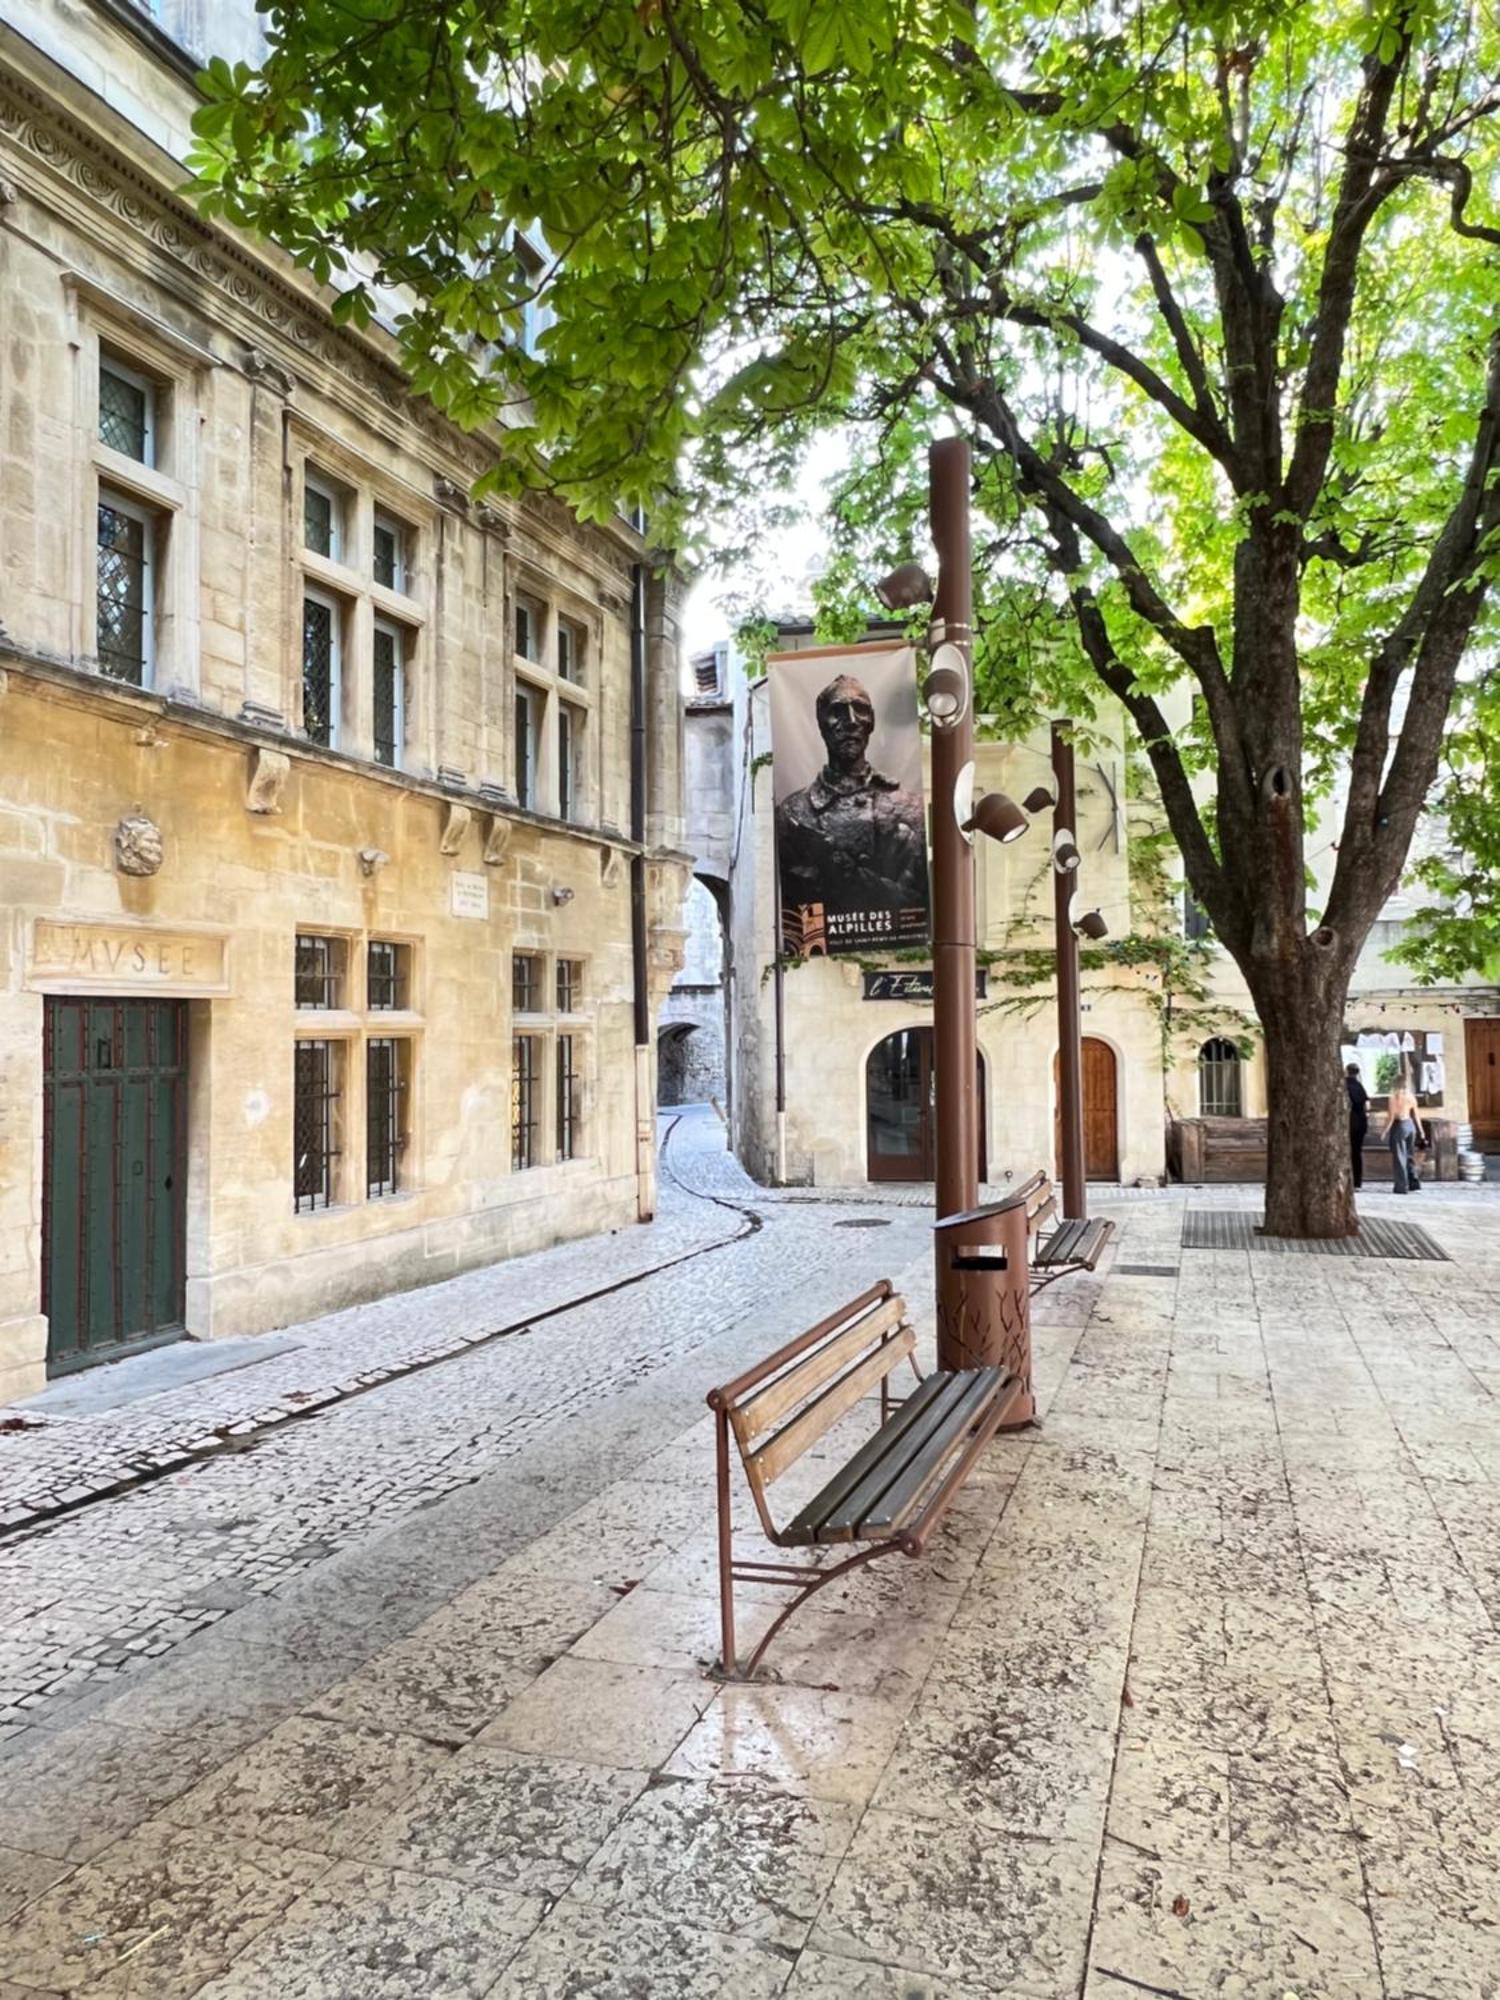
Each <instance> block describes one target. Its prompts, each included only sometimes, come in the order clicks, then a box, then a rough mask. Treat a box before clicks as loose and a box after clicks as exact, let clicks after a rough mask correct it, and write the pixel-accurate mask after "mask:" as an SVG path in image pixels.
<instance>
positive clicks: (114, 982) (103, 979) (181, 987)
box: [26, 917, 229, 999]
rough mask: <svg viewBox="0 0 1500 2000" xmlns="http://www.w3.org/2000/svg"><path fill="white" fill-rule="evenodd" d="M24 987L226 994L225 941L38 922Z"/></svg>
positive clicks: (172, 995) (136, 928)
mask: <svg viewBox="0 0 1500 2000" xmlns="http://www.w3.org/2000/svg"><path fill="white" fill-rule="evenodd" d="M26 983H27V985H28V986H29V987H30V988H32V990H33V991H42V992H53V993H100V994H108V993H159V994H161V995H162V996H163V997H164V998H169V999H194V998H197V997H199V996H202V995H213V994H215V993H227V992H228V991H229V953H228V940H227V939H226V938H225V937H223V936H215V935H214V934H213V933H211V932H205V931H175V930H159V929H157V928H155V927H154V926H148V925H144V924H68V923H58V922H54V921H53V920H52V919H51V918H49V917H39V918H38V919H37V922H36V926H35V928H34V929H33V931H32V935H31V960H30V964H29V966H28V968H27V980H26Z"/></svg>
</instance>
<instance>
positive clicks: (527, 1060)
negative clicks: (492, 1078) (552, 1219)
mask: <svg viewBox="0 0 1500 2000" xmlns="http://www.w3.org/2000/svg"><path fill="white" fill-rule="evenodd" d="M537 1047H538V1043H537V1038H536V1036H535V1035H517V1036H516V1037H515V1039H514V1041H513V1043H512V1048H511V1079H510V1164H511V1167H512V1169H513V1170H514V1171H516V1172H519V1171H520V1170H521V1169H522V1168H523V1167H534V1166H535V1165H536V1160H537V1145H536V1141H537V1084H538V1071H539V1065H538V1062H537Z"/></svg>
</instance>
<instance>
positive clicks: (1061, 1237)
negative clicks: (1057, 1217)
mask: <svg viewBox="0 0 1500 2000" xmlns="http://www.w3.org/2000/svg"><path fill="white" fill-rule="evenodd" d="M1077 1227H1078V1225H1077V1223H1076V1222H1060V1223H1058V1225H1057V1227H1056V1229H1054V1230H1053V1232H1052V1234H1051V1235H1050V1236H1049V1237H1047V1239H1046V1240H1045V1242H1041V1243H1038V1244H1037V1246H1036V1254H1035V1255H1034V1256H1033V1258H1032V1260H1031V1261H1032V1263H1033V1264H1034V1265H1035V1266H1036V1267H1037V1268H1038V1269H1039V1270H1046V1268H1047V1266H1048V1265H1049V1264H1065V1263H1066V1262H1067V1247H1066V1246H1067V1244H1068V1243H1069V1241H1070V1240H1071V1238H1072V1236H1073V1233H1074V1231H1075V1230H1076V1229H1077Z"/></svg>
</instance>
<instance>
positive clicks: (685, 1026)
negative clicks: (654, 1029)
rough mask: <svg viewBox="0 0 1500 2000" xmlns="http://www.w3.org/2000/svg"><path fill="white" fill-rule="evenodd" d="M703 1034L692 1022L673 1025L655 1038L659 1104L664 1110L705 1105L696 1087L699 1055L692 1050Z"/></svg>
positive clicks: (657, 1099) (674, 1022)
mask: <svg viewBox="0 0 1500 2000" xmlns="http://www.w3.org/2000/svg"><path fill="white" fill-rule="evenodd" d="M700 1032H701V1031H700V1030H699V1029H698V1028H696V1027H695V1026H694V1025H693V1023H692V1022H691V1021H673V1022H670V1023H669V1024H668V1025H667V1026H666V1027H664V1028H663V1029H662V1031H661V1033H660V1034H659V1035H658V1036H657V1038H656V1101H657V1103H658V1104H659V1105H661V1106H663V1107H664V1108H665V1107H667V1106H669V1105H675V1104H701V1103H702V1102H703V1101H704V1099H703V1097H702V1096H701V1095H700V1094H699V1092H698V1090H697V1089H696V1087H695V1079H694V1069H695V1063H694V1057H695V1056H696V1055H697V1054H698V1051H697V1050H696V1049H695V1048H694V1047H693V1046H692V1045H693V1043H694V1041H695V1040H696V1039H697V1038H698V1036H699V1034H700Z"/></svg>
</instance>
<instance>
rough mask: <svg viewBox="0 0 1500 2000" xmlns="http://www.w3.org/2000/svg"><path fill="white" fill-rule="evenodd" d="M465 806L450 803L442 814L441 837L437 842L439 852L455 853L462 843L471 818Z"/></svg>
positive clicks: (471, 815)
mask: <svg viewBox="0 0 1500 2000" xmlns="http://www.w3.org/2000/svg"><path fill="white" fill-rule="evenodd" d="M473 816H474V815H473V814H472V813H471V812H470V810H469V808H468V807H467V806H460V805H450V806H449V807H448V810H447V811H446V812H445V813H444V815H443V837H442V839H441V840H440V841H439V842H438V852H439V853H440V854H457V852H458V850H459V849H460V848H461V847H462V846H463V844H464V835H465V834H466V833H467V832H468V830H469V821H470V820H471V819H472V818H473Z"/></svg>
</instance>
